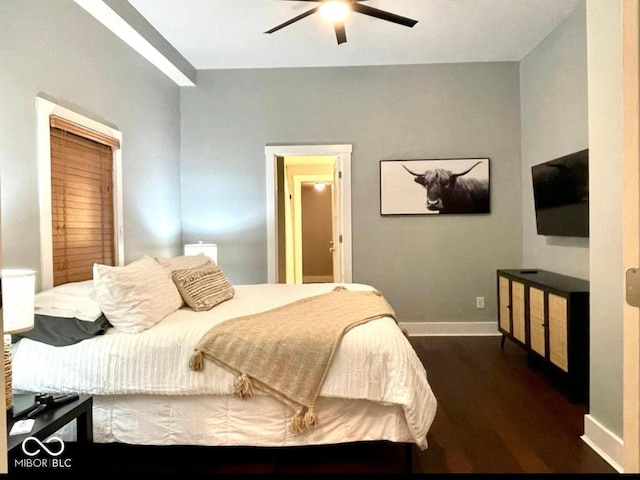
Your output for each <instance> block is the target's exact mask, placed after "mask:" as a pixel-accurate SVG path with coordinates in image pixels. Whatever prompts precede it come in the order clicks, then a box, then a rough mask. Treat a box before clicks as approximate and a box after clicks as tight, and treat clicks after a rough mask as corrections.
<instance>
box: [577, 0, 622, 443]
mask: <svg viewBox="0 0 640 480" xmlns="http://www.w3.org/2000/svg"><path fill="white" fill-rule="evenodd" d="M587 32H588V35H587V52H588V63H589V69H588V82H589V148H590V152H589V153H590V158H589V189H590V191H589V194H590V198H591V199H592V201H591V204H590V211H589V217H590V218H589V221H590V225H591V226H592V227H593V229H592V233H591V238H590V250H591V255H590V290H591V296H590V301H591V405H590V415H591V416H592V417H594V418H595V419H596V420H597V421H598V422H600V423H601V424H602V425H603V426H604V427H605V428H607V429H609V430H610V431H612V432H614V433H615V434H617V435H618V436H620V437H622V407H623V405H622V345H623V341H622V339H623V337H622V334H623V322H622V315H623V310H624V305H625V299H624V291H625V286H624V277H625V275H624V263H623V257H622V245H623V216H622V211H623V205H624V197H623V187H624V177H623V175H622V172H623V134H622V113H623V101H622V6H621V0H610V1H609V0H608V1H606V2H603V1H602V0H588V1H587ZM631 440H632V441H633V439H631Z"/></svg>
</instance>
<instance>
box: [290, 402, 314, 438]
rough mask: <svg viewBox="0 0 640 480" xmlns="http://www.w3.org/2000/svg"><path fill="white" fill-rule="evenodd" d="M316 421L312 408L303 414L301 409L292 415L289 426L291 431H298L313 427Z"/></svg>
mask: <svg viewBox="0 0 640 480" xmlns="http://www.w3.org/2000/svg"><path fill="white" fill-rule="evenodd" d="M317 421H318V420H317V418H316V414H315V413H314V412H313V409H312V408H310V409H308V410H307V411H306V412H305V413H304V414H303V413H302V411H300V412H298V413H297V414H296V416H295V417H293V420H292V421H291V425H290V426H289V428H290V429H291V431H292V432H293V433H300V432H302V431H303V430H311V429H312V428H314V427H315V426H316V423H317Z"/></svg>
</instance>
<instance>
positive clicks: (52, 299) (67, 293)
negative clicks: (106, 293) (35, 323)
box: [34, 280, 102, 322]
mask: <svg viewBox="0 0 640 480" xmlns="http://www.w3.org/2000/svg"><path fill="white" fill-rule="evenodd" d="M92 294H93V281H92V280H86V281H84V282H72V283H65V284H63V285H58V286H57V287H53V288H49V289H47V290H44V291H42V292H39V293H36V295H35V304H34V307H35V313H37V314H39V315H47V316H50V317H65V318H77V319H79V320H86V321H89V322H93V321H95V320H97V319H98V317H100V315H102V309H101V308H100V305H99V304H98V302H96V301H95V300H93V298H92Z"/></svg>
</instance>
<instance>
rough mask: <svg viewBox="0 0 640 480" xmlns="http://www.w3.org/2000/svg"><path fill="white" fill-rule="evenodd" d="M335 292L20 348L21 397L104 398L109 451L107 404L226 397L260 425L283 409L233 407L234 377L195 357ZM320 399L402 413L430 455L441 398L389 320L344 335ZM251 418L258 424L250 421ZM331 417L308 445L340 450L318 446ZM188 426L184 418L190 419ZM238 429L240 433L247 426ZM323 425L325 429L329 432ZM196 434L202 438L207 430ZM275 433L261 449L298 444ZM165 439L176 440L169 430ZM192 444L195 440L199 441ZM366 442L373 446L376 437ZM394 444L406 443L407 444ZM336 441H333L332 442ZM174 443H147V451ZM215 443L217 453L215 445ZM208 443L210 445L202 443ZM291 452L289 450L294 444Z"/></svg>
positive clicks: (237, 305) (259, 297) (241, 290)
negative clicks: (258, 416)
mask: <svg viewBox="0 0 640 480" xmlns="http://www.w3.org/2000/svg"><path fill="white" fill-rule="evenodd" d="M335 286H336V284H307V285H276V284H261V285H237V286H235V289H236V294H235V297H234V298H233V299H231V300H228V301H226V302H224V303H222V304H220V305H218V306H216V307H215V308H213V309H212V310H210V311H208V312H194V311H193V310H191V309H189V308H188V307H185V308H182V309H180V310H178V311H177V312H175V313H173V314H171V315H169V316H168V317H166V318H165V319H164V320H162V321H161V322H159V323H158V324H156V325H155V326H153V327H152V328H150V329H148V330H146V331H144V332H141V333H138V334H129V333H122V332H118V331H116V330H115V329H110V330H109V331H108V332H107V334H105V335H103V336H98V337H94V338H92V339H89V340H84V341H82V342H80V343H78V344H75V345H70V346H66V347H53V346H49V345H46V344H43V343H39V342H34V341H32V340H29V339H22V340H21V341H19V342H17V343H16V344H14V346H13V385H14V389H16V390H19V391H27V392H49V393H58V392H59V393H67V392H81V393H90V394H93V395H96V396H97V397H96V399H97V400H98V402H97V407H96V409H95V410H96V413H99V414H97V415H96V418H95V419H94V425H95V428H94V430H96V441H100V438H103V439H104V441H114V440H112V439H111V438H112V437H110V436H109V434H105V435H104V436H103V437H100V433H99V430H100V429H101V428H106V429H107V430H110V429H111V427H108V426H105V424H104V423H101V422H103V421H104V422H106V421H108V422H112V423H117V418H113V416H114V415H115V413H114V411H115V410H113V408H112V407H108V406H107V407H105V405H109V402H112V401H114V400H113V399H115V400H118V399H122V400H126V401H127V402H132V401H133V402H134V404H135V399H136V398H138V399H140V401H142V402H151V403H149V405H153V401H152V400H151V399H153V398H154V397H155V398H156V399H158V401H159V402H162V403H166V404H167V405H171V400H172V399H175V400H178V403H180V404H187V405H188V404H190V402H199V400H197V398H198V397H192V396H194V395H195V396H214V398H220V397H218V396H225V397H222V398H224V399H225V402H222V403H220V402H218V404H219V405H222V406H223V408H225V409H227V415H226V417H229V415H230V412H231V405H233V406H234V411H235V410H236V409H239V410H238V412H236V413H237V415H235V414H234V417H235V418H237V417H238V416H239V415H240V413H241V411H242V410H243V409H245V408H246V410H247V412H249V411H253V415H254V416H255V412H256V410H255V408H256V406H257V405H258V403H259V402H264V401H266V402H267V403H269V404H270V405H272V407H273V408H276V409H278V408H280V406H279V405H276V404H273V402H275V400H273V399H271V398H258V397H254V398H253V399H249V400H247V401H241V400H238V399H235V398H233V397H232V398H231V399H230V398H228V397H229V396H231V395H232V394H233V389H234V376H233V375H232V374H231V373H229V372H228V371H226V370H224V369H222V368H220V367H218V366H216V365H215V364H213V363H211V362H208V364H207V365H206V368H205V369H204V371H201V372H196V371H193V370H191V369H190V368H189V358H190V356H191V354H192V353H193V347H194V346H195V345H196V343H197V342H198V341H199V340H200V338H201V337H202V336H203V335H204V334H205V333H206V332H207V331H208V330H209V329H210V328H211V327H212V326H213V325H215V324H216V323H219V322H221V321H224V320H227V319H230V318H234V317H237V316H242V315H247V314H251V313H258V312H260V311H264V310H268V309H271V308H275V307H277V306H280V305H283V304H286V303H290V302H293V301H296V300H299V299H300V298H303V297H306V296H311V295H317V294H320V293H325V292H328V291H330V290H332V289H333V288H335ZM345 286H346V287H347V288H348V289H351V290H356V289H358V290H363V289H371V287H370V286H367V285H362V284H347V285H345ZM310 328H313V326H310ZM182 397H184V399H183V398H182ZM320 397H321V399H322V398H323V397H324V398H327V399H355V400H358V401H360V400H361V401H364V402H358V403H364V404H366V403H367V402H374V403H375V404H378V405H379V406H380V407H383V408H382V410H385V408H384V407H391V408H389V409H387V410H389V411H391V410H393V409H394V408H397V407H399V408H400V410H399V411H400V412H401V413H402V414H403V415H404V417H405V420H406V427H407V429H408V431H409V432H410V434H411V437H412V441H413V442H415V443H416V444H417V445H418V446H419V447H420V448H426V447H427V440H426V435H427V431H428V430H429V427H430V426H431V423H432V421H433V418H434V416H435V411H436V405H437V402H436V398H435V396H434V394H433V392H432V391H431V388H430V386H429V383H428V381H427V376H426V372H425V369H424V367H423V366H422V364H421V362H420V360H419V358H418V357H417V355H416V354H415V351H414V350H413V348H412V347H411V345H410V344H409V342H408V340H407V339H406V338H405V336H404V335H403V334H402V332H401V331H400V329H399V328H398V327H397V325H396V324H395V322H394V320H393V319H391V318H382V319H378V320H373V321H370V322H368V323H366V324H364V325H360V326H358V327H356V328H353V329H352V330H350V331H349V332H347V333H346V335H345V336H344V338H343V340H342V342H341V345H340V348H339V349H338V351H337V353H336V355H335V357H334V359H333V363H332V365H331V368H330V370H329V373H328V376H327V378H326V380H325V383H324V385H323V388H322V390H321V392H320ZM202 398H210V397H202ZM105 399H109V401H108V402H106V404H105V403H104V402H103V400H105ZM101 402H102V403H101ZM174 403H175V402H174ZM276 403H277V402H276ZM335 403H340V402H335ZM343 403H344V402H343ZM225 404H226V406H225ZM100 408H102V409H103V410H104V409H105V408H106V409H107V410H108V411H111V414H110V415H111V416H110V417H109V415H105V414H104V411H102V410H100ZM270 408H271V407H270ZM282 408H283V409H284V410H283V411H285V412H286V411H288V410H287V407H282ZM382 410H381V411H382ZM143 411H145V409H144V408H143V409H142V410H140V411H139V412H143ZM178 411H179V409H178ZM385 411H386V410H385ZM100 412H102V413H100ZM261 413H265V412H261ZM290 413H291V412H288V414H287V415H285V416H284V418H285V419H287V418H288V416H290ZM173 414H175V412H174V413H173ZM183 414H184V412H183ZM170 415H172V414H170ZM185 415H186V414H185ZM247 415H250V414H249V413H247ZM332 415H335V414H334V413H329V410H327V414H326V416H327V418H325V419H323V418H322V412H318V421H319V424H320V430H319V431H318V432H316V433H315V434H312V436H313V435H317V436H319V437H318V439H316V440H314V439H313V438H312V439H311V440H309V438H307V439H305V440H304V442H309V441H311V443H333V442H331V441H330V442H322V441H320V439H321V436H322V431H323V428H324V429H326V428H327V427H326V426H327V424H331V420H330V418H331V416H332ZM139 416H140V418H141V425H140V426H139V428H140V429H142V428H143V425H142V424H143V423H144V420H142V419H143V418H144V417H142V416H141V414H140V415H139ZM189 416H190V415H186V417H189ZM103 417H105V418H106V420H105V418H103ZM198 417H199V418H198V420H197V421H198V422H200V423H202V422H203V418H202V416H201V415H198ZM356 417H357V415H356ZM151 418H153V417H151ZM248 418H251V417H248ZM262 418H263V419H264V421H263V422H262V423H263V424H265V425H264V426H265V428H264V429H263V430H261V431H266V432H269V431H271V430H270V428H269V416H268V415H265V416H264V417H262ZM373 418H375V415H374V417H373ZM381 418H382V415H381ZM185 421H187V420H186V419H185ZM279 421H280V420H278V421H276V422H275V425H278V422H279ZM153 423H154V422H153V421H151V422H150V424H149V426H147V427H145V428H149V427H150V426H151V424H153ZM232 423H234V424H236V423H239V424H241V423H242V422H240V421H238V422H232ZM245 423H246V422H245ZM347 423H348V422H347ZM323 424H324V427H322V426H323ZM382 424H384V422H382ZM354 425H356V423H354ZM248 426H249V427H251V428H249V432H253V434H254V435H255V434H256V424H255V423H252V424H248ZM130 427H131V426H129V427H128V428H130ZM194 428H195V427H194ZM198 428H199V429H202V426H200V427H198ZM211 428H213V427H211ZM225 428H227V429H229V428H239V429H240V428H241V427H239V426H238V425H235V426H234V425H232V424H231V423H230V424H229V425H227V426H226V427H225ZM394 428H397V427H394ZM275 430H276V431H277V432H279V433H278V434H274V435H273V436H271V437H270V438H269V440H268V442H267V443H260V444H274V445H279V444H285V443H287V442H285V437H286V436H291V434H290V433H287V429H285V428H280V427H279V426H277V427H276V428H275ZM167 432H170V429H169V430H167ZM326 433H327V432H326V431H325V434H326ZM228 434H229V433H228ZM136 435H138V434H136ZM164 435H167V434H166V433H165V434H164ZM194 435H195V436H197V435H198V434H197V432H196V433H194ZM238 435H239V437H238V438H241V437H242V435H241V434H238ZM205 436H206V435H205ZM361 436H363V434H360V435H357V434H355V433H354V435H353V436H352V437H350V436H346V437H345V439H343V441H350V440H354V439H362V438H359V437H361ZM364 436H365V437H367V436H369V434H366V435H364ZM392 436H393V435H392ZM395 436H397V437H398V438H402V436H403V435H402V434H399V435H395ZM138 438H140V435H138ZM329 438H333V437H331V436H330V435H329ZM385 439H391V440H393V439H392V438H385ZM119 441H123V440H119ZM183 441H184V440H183ZM265 441H266V440H265ZM397 441H402V440H397ZM167 442H168V441H160V442H158V441H155V442H151V441H149V442H148V443H161V444H162V443H167ZM207 442H208V443H211V440H207ZM207 442H204V441H203V443H207ZM294 442H295V440H294ZM131 443H139V442H131ZM169 443H180V439H173V440H172V441H171V442H169ZM288 443H291V440H289V441H288ZM216 444H219V443H216ZM252 444H256V443H252Z"/></svg>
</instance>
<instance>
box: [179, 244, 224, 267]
mask: <svg viewBox="0 0 640 480" xmlns="http://www.w3.org/2000/svg"><path fill="white" fill-rule="evenodd" d="M200 253H203V254H204V255H206V256H207V257H209V258H210V259H211V260H213V263H215V264H216V265H217V264H218V245H216V244H215V243H202V242H198V243H187V244H186V245H185V246H184V254H185V255H198V254H200Z"/></svg>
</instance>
